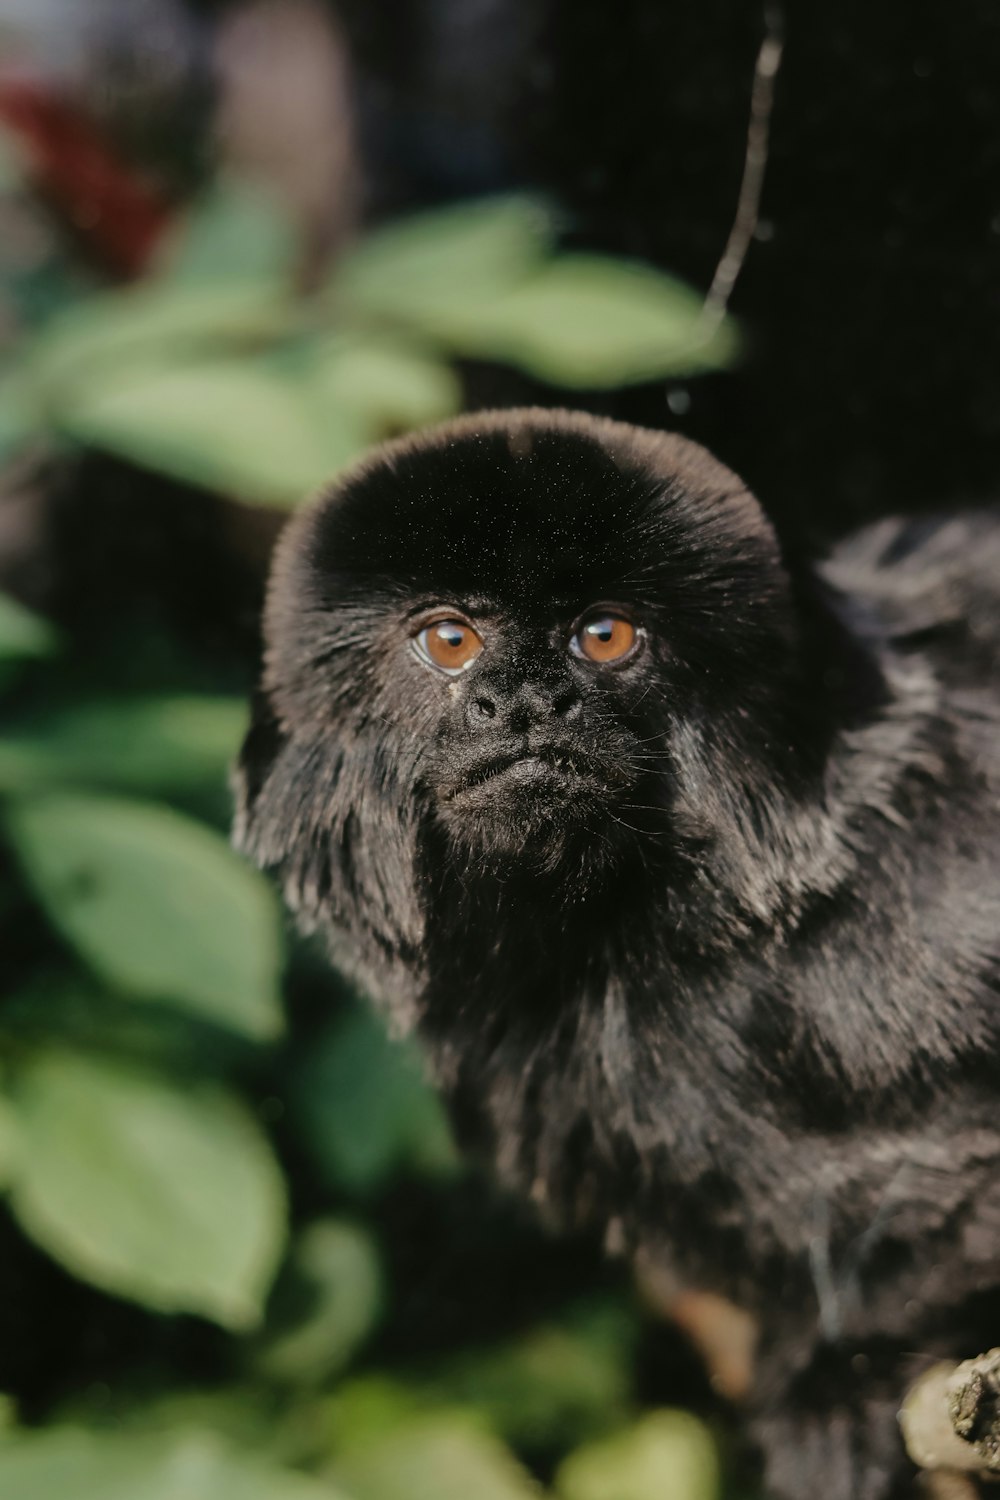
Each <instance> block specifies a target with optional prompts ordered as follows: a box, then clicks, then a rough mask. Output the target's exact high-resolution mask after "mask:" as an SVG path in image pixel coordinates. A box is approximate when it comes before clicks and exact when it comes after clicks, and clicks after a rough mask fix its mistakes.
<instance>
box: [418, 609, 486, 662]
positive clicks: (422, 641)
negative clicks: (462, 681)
mask: <svg viewBox="0 0 1000 1500" xmlns="http://www.w3.org/2000/svg"><path fill="white" fill-rule="evenodd" d="M413 643H414V645H415V646H416V648H417V650H418V651H419V653H420V655H421V656H422V657H423V658H424V660H425V661H428V662H430V664H431V666H432V667H437V668H438V669H439V670H440V671H442V672H449V673H451V674H452V675H454V673H456V672H461V671H462V670H463V669H464V668H465V667H467V666H469V665H470V664H471V663H472V662H474V661H475V659H476V657H477V656H478V655H479V653H480V651H482V649H483V642H482V638H481V637H480V636H478V635H477V634H476V632H475V631H474V630H473V628H472V626H471V625H466V624H465V623H464V621H462V620H435V621H434V622H433V624H431V625H425V626H424V628H423V630H421V631H419V632H418V634H417V635H415V636H414V638H413Z"/></svg>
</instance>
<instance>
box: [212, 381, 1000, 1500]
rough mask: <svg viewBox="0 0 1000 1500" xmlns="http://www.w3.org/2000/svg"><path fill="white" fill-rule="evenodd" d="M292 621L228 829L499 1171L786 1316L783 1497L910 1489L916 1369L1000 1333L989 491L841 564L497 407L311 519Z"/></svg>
mask: <svg viewBox="0 0 1000 1500" xmlns="http://www.w3.org/2000/svg"><path fill="white" fill-rule="evenodd" d="M592 604H617V605H620V606H621V607H622V608H624V609H625V610H627V611H628V612H629V613H630V614H631V616H632V618H633V619H634V620H635V622H636V623H637V624H638V625H640V626H641V627H642V629H643V630H644V631H645V638H644V641H643V644H642V647H641V649H640V651H639V653H638V655H637V656H636V657H635V659H634V660H631V661H629V662H627V663H625V664H623V665H608V666H601V667H596V666H594V665H592V664H591V663H589V662H586V661H581V660H580V659H578V658H577V657H575V656H574V655H572V654H571V653H570V651H569V650H568V645H567V643H568V640H569V637H570V635H571V633H572V629H573V623H574V621H576V620H577V619H578V617H579V616H580V614H581V611H583V610H585V609H586V608H587V607H588V606H590V605H592ZM431 605H445V606H447V607H449V608H454V609H456V610H461V611H462V613H463V614H464V615H465V616H466V617H468V618H469V619H471V620H473V622H474V623H476V624H477V626H478V628H479V629H480V632H481V634H482V636H483V639H484V641H485V643H486V645H485V649H484V651H483V654H482V655H481V656H480V657H479V659H478V660H477V661H476V662H475V663H474V665H473V666H471V667H470V668H469V669H468V670H466V671H465V672H463V673H462V674H461V675H460V676H458V677H454V678H449V677H447V676H443V675H441V674H439V673H437V672H435V671H434V670H433V669H432V668H430V667H428V666H427V665H426V664H425V663H424V662H422V661H421V660H420V659H419V658H418V656H417V653H416V652H415V651H414V650H413V648H412V643H411V639H410V636H411V632H412V629H413V625H412V620H413V617H414V615H415V613H418V612H419V610H420V609H423V608H424V607H427V606H431ZM266 635H267V658H266V667H265V672H264V680H263V688H262V692H261V694H260V697H259V700H258V706H257V713H256V721H255V726H254V728H253V729H252V730H251V733H250V735H249V737H248V739H247V743H246V747H245V750H244V755H243V761H242V770H241V773H240V775H239V776H238V782H239V787H240V809H239V816H238V824H237V840H238V843H239V844H240V846H241V847H242V848H243V849H245V850H246V851H247V852H248V853H250V854H251V855H252V856H253V857H254V858H255V859H256V860H257V861H258V862H259V863H260V864H261V865H262V866H264V867H266V868H268V869H273V870H274V871H275V872H276V873H277V874H278V875H279V876H280V878H281V880H282V882H283V885H284V890H285V894H286V897H287V899H288V901H289V903H290V904H291V906H292V907H293V908H294V909H295V910H296V911H297V913H298V914H299V916H300V919H301V920H302V922H303V923H304V925H306V926H308V927H313V928H316V927H318V928H320V929H322V931H323V932H324V933H325V934H326V935H327V937H328V938H329V941H330V944H331V948H332V951H333V955H334V958H335V961H336V962H337V963H338V964H339V965H340V966H341V967H343V968H344V969H345V970H347V971H348V972H349V973H351V974H352V975H353V976H354V977H355V978H356V979H357V980H358V982H360V983H361V984H362V985H363V986H364V987H365V988H366V989H367V990H368V991H369V992H370V993H371V994H373V995H374V996H375V998H376V999H377V1000H378V1001H380V1002H381V1003H382V1004H383V1006H384V1007H385V1008H386V1009H387V1011H388V1013H389V1014H390V1016H391V1017H393V1018H394V1020H395V1022H396V1023H397V1025H399V1026H401V1027H404V1028H416V1030H417V1031H418V1032H419V1034H420V1035H421V1037H422V1039H423V1042H424V1045H425V1047H426V1049H427V1052H428V1055H429V1057H430V1059H431V1061H432V1065H433V1068H434V1071H435V1075H436V1077H437V1079H438V1080H439V1082H440V1084H441V1086H442V1087H443V1089H444V1090H445V1092H446V1094H447V1095H448V1096H449V1098H450V1099H451V1101H452V1105H453V1107H454V1110H455V1115H456V1118H457V1119H458V1120H459V1121H460V1123H461V1126H462V1129H463V1131H464V1133H465V1134H466V1135H467V1137H469V1138H470V1139H475V1140H477V1141H479V1142H481V1143H483V1144H485V1145H486V1146H487V1147H488V1148H489V1150H490V1151H491V1153H492V1155H493V1156H494V1158H495V1160H496V1162H497V1163H498V1165H499V1168H500V1170H501V1171H502V1173H503V1174H504V1175H505V1176H506V1177H507V1178H509V1179H512V1180H513V1181H515V1182H516V1183H518V1184H520V1185H521V1186H522V1187H523V1188H525V1189H530V1190H531V1191H532V1192H533V1193H534V1194H535V1195H536V1196H537V1197H540V1198H542V1199H543V1200H545V1201H547V1202H548V1203H549V1204H550V1205H551V1206H552V1208H553V1209H554V1210H555V1211H556V1212H557V1213H558V1214H559V1215H560V1216H561V1217H562V1219H564V1220H565V1221H569V1222H581V1221H587V1222H591V1221H597V1222H599V1223H610V1222H612V1221H615V1222H616V1224H618V1225H620V1227H621V1230H623V1232H624V1236H625V1239H626V1241H627V1243H628V1244H629V1245H630V1247H632V1248H633V1249H636V1250H638V1249H642V1250H643V1252H644V1253H645V1254H646V1255H649V1256H652V1257H654V1258H655V1259H657V1260H658V1261H660V1262H663V1263H666V1264H667V1265H669V1266H670V1267H671V1268H673V1269H674V1270H675V1271H676V1273H677V1274H678V1276H679V1277H681V1278H682V1279H684V1280H686V1281H688V1282H690V1283H693V1284H695V1285H697V1286H700V1287H705V1288H710V1289H714V1290H718V1291H720V1292H723V1293H725V1294H726V1295H727V1296H729V1297H730V1298H732V1299H734V1300H735V1301H736V1302H738V1303H740V1304H741V1305H743V1306H744V1307H746V1308H748V1309H750V1310H751V1311H753V1312H754V1313H755V1314H756V1315H757V1316H758V1318H759V1320H760V1324H761V1326H762V1329H763V1347H762V1350H761V1355H760V1364H759V1373H758V1377H757V1380H756V1383H755V1393H754V1399H753V1408H754V1410H753V1422H754V1426H755V1430H756V1432H757V1434H758V1436H759V1438H760V1440H761V1442H762V1444H763V1446H764V1450H765V1455H766V1460H767V1466H768V1476H769V1485H770V1490H771V1492H772V1493H773V1494H774V1495H776V1496H781V1497H787V1500H803V1497H810V1496H813V1495H822V1496H824V1497H825V1500H878V1497H883V1496H886V1495H888V1494H890V1493H895V1492H896V1491H897V1489H899V1488H900V1487H901V1486H902V1487H904V1488H905V1486H906V1484H907V1482H908V1481H907V1476H908V1474H909V1469H908V1466H907V1464H906V1461H905V1459H904V1456H903V1452H902V1446H901V1443H900V1439H899V1435H898V1429H897V1424H896V1416H895V1413H896V1409H897V1406H898V1403H899V1398H900V1396H901V1394H902V1392H903V1390H904V1388H905V1385H906V1383H907V1380H908V1379H909V1377H910V1374H911V1373H912V1371H913V1368H914V1366H915V1364H917V1363H919V1361H920V1360H921V1359H923V1358H925V1357H927V1356H929V1355H932V1354H934V1355H938V1354H951V1355H955V1356H964V1355H970V1354H975V1353H978V1352H980V1351H981V1350H982V1349H983V1348H985V1347H987V1346H989V1345H990V1344H991V1343H995V1342H996V1341H997V1337H998V1334H1000V1327H998V1326H997V1325H996V1324H992V1323H990V1321H989V1319H990V1317H991V1316H992V1314H991V1312H990V1311H989V1309H990V1306H991V1304H990V1295H991V1293H992V1292H993V1289H994V1288H995V1287H997V1286H998V1285H1000V1254H998V1252H1000V1122H998V1117H997V1114H998V1112H997V1104H998V1097H1000V1083H998V1071H997V1053H998V1034H1000V1001H998V989H1000V880H998V875H1000V679H998V673H997V665H998V658H1000V516H996V515H993V516H990V515H979V516H975V517H968V518H965V519H957V520H950V521H947V522H942V523H940V524H932V523H928V522H921V523H919V524H918V525H916V526H909V527H908V526H906V525H905V524H904V523H897V522H891V523H889V522H887V523H885V524H883V525H881V526H878V527H876V528H874V529H873V530H870V531H868V532H865V533H862V534H861V535H859V536H858V537H857V538H856V539H854V540H853V541H852V542H850V543H849V544H848V545H846V546H845V547H843V548H842V549H841V550H840V551H839V552H838V553H836V554H835V555H834V557H833V558H832V559H831V560H830V561H829V562H828V564H827V565H826V566H825V567H824V568H823V569H821V570H819V571H818V572H812V571H810V570H808V569H806V568H804V567H798V566H794V567H793V566H790V565H788V564H787V563H786V562H785V561H784V560H783V558H782V555H781V551H780V549H779V546H778V543H777V540H776V538H775V535H774V532H773V530H772V528H771V526H770V524H769V522H768V521H767V519H766V518H765V516H764V514H763V512H762V511H761V510H760V508H759V506H758V505H757V503H756V501H755V500H754V499H753V498H752V497H751V496H750V495H749V494H748V493H747V491H746V490H745V488H744V487H743V485H742V484H741V483H740V481H739V480H738V479H737V478H736V477H735V476H734V475H733V474H731V473H729V472H728V471H727V470H726V469H724V468H723V467H722V466H721V465H720V464H718V463H716V462H715V460H714V459H712V458H711V457H710V456H709V455H708V454H707V453H705V452H704V451H702V450H701V449H699V448H697V447H695V446H694V445H693V444H691V443H688V442H685V441H683V440H682V439H680V438H677V437H676V436H668V435H663V434H654V433H650V432H643V431H639V430H637V429H634V428H629V427H625V426H621V425H619V424H616V423H611V422H604V421H600V420H596V419H594V418H591V417H585V416H577V415H573V414H570V413H551V412H541V411H520V412H506V413H495V414H489V415H476V416H471V417H466V418H463V419H460V420H459V421H456V422H453V423H450V424H448V425H447V426H445V427H443V428H439V429H437V430H435V431H432V432H430V433H427V434H425V435H423V436H421V437H418V438H416V439H407V440H403V441H401V442H398V443H394V444H391V445H389V446H388V447H386V448H384V449H382V450H380V451H379V452H377V453H376V454H375V455H374V456H373V457H372V458H371V459H369V460H368V461H367V462H366V463H364V464H362V465H361V466H360V467H358V468H356V469H355V470H353V471H352V472H351V473H350V474H349V475H348V476H347V477H346V478H344V479H343V480H342V481H341V482H339V483H338V484H337V485H336V486H335V487H334V488H333V489H332V490H331V491H330V492H329V493H328V494H326V495H323V496H321V497H320V498H319V499H318V501H316V502H315V503H314V504H313V505H311V506H310V507H307V508H306V509H305V510H304V511H302V512H301V513H300V514H299V515H298V516H297V517H296V518H295V520H294V521H293V522H292V524H291V526H290V527H289V529H288V531H287V533H286V535H285V538H284V540H283V542H282V544H281V547H280V550H279V554H278V559H277V563H276V566H275V570H274V575H273V580H272V587H271V592H270V597H269V603H268V609H267V620H266ZM483 702H487V703H488V704H489V708H490V711H489V713H488V714H487V712H486V710H483V709H482V708H481V706H477V705H481V704H482V703H483ZM528 752H531V753H532V755H533V756H534V757H535V759H534V761H533V762H532V769H531V770H530V772H529V771H525V774H523V775H522V774H518V772H517V771H515V772H510V771H507V772H502V771H501V774H492V775H491V774H490V773H491V772H494V773H495V772H497V771H498V770H500V768H501V767H502V766H503V765H505V764H507V763H508V762H509V761H510V760H511V759H512V758H514V757H516V756H518V755H521V756H523V755H525V754H526V753H528ZM522 769H523V766H522Z"/></svg>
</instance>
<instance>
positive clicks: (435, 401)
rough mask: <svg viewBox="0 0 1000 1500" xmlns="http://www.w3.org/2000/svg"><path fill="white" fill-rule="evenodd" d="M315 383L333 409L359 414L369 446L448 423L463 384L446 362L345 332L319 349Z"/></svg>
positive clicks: (398, 342)
mask: <svg viewBox="0 0 1000 1500" xmlns="http://www.w3.org/2000/svg"><path fill="white" fill-rule="evenodd" d="M311 381H312V384H313V385H314V386H315V388H316V391H317V395H318V396H319V397H320V398H321V399H323V400H324V401H326V402H327V403H328V404H329V407H330V409H331V410H334V411H338V410H344V409H346V410H349V411H352V412H354V413H355V414H356V415H357V417H358V419H359V420H360V421H361V422H362V423H363V424H364V426H365V428H366V429H367V430H368V432H369V438H370V441H371V442H376V441H378V440H380V439H381V438H383V437H386V436H388V435H390V434H392V433H394V432H401V431H405V430H408V429H410V428H414V427H423V426H426V425H428V424H429V423H431V422H441V421H444V419H445V418H446V417H450V416H453V415H454V414H455V413H456V412H457V411H459V410H460V409H461V404H462V387H461V383H460V382H459V380H458V377H457V376H456V375H455V373H454V372H453V371H452V370H451V369H450V368H449V366H448V365H447V364H445V363H444V362H443V361H442V360H440V359H436V358H434V357H433V356H432V355H429V354H427V353H425V352H424V351H423V350H422V349H419V348H418V347H416V346H414V345H412V344H407V343H405V342H403V341H402V340H399V339H389V338H380V337H378V336H377V335H375V334H372V335H369V336H361V335H357V336H351V335H348V334H344V335H342V336H340V337H338V338H335V339H331V340H330V341H329V342H328V343H327V344H326V345H324V346H321V348H320V350H319V352H318V354H317V357H316V359H315V362H314V365H313V373H312V377H311Z"/></svg>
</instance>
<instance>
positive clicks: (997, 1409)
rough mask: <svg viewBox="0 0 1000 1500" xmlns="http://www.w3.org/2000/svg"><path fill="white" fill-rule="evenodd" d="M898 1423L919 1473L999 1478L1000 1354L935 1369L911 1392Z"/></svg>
mask: <svg viewBox="0 0 1000 1500" xmlns="http://www.w3.org/2000/svg"><path fill="white" fill-rule="evenodd" d="M899 1420H900V1425H901V1427H902V1429H903V1438H904V1441H905V1443H906V1449H907V1452H908V1453H909V1455H910V1457H911V1459H912V1460H913V1462H914V1463H915V1464H917V1465H918V1466H919V1467H920V1468H922V1469H945V1470H948V1469H950V1470H953V1471H959V1472H961V1473H965V1474H1000V1349H991V1350H990V1351H989V1353H988V1354H981V1355H979V1357H978V1358H977V1359H967V1360H965V1361H964V1363H962V1364H960V1365H947V1364H941V1365H935V1366H934V1367H933V1369H930V1370H928V1371H927V1372H926V1373H925V1374H924V1375H922V1376H921V1377H920V1379H919V1380H918V1381H916V1382H915V1384H914V1385H913V1386H911V1388H910V1390H909V1392H908V1393H907V1395H906V1398H905V1400H904V1402H903V1407H902V1410H901V1412H900V1414H899Z"/></svg>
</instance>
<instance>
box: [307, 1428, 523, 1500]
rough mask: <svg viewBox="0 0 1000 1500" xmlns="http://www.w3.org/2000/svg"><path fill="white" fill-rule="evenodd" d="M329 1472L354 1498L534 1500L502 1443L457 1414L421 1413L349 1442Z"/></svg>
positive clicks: (521, 1472) (521, 1470)
mask: <svg viewBox="0 0 1000 1500" xmlns="http://www.w3.org/2000/svg"><path fill="white" fill-rule="evenodd" d="M333 1477H334V1479H335V1480H338V1481H339V1482H340V1483H341V1484H342V1485H343V1486H344V1488H345V1489H346V1490H348V1491H349V1492H350V1494H351V1495H352V1496H353V1497H354V1500H538V1496H539V1491H538V1489H537V1487H536V1486H535V1485H534V1483H533V1482H532V1481H531V1479H530V1478H529V1477H528V1475H527V1474H526V1473H525V1472H524V1470H523V1469H522V1468H521V1467H520V1465H519V1464H518V1463H517V1460H516V1459H515V1458H514V1455H513V1454H512V1453H511V1452H510V1450H509V1449H508V1448H505V1447H504V1445H503V1444H502V1443H500V1442H498V1441H497V1439H496V1438H494V1437H491V1436H490V1435H489V1434H488V1433H485V1432H481V1431H479V1430H478V1428H477V1427H476V1426H474V1425H472V1424H470V1423H468V1422H465V1421H463V1420H462V1418H461V1417H459V1416H441V1417H433V1418H427V1419H424V1420H420V1421H415V1422H413V1423H410V1424H406V1425H404V1426H403V1427H401V1428H400V1429H399V1430H397V1431H395V1432H387V1433H384V1434H383V1435H382V1436H381V1437H380V1438H379V1439H378V1441H377V1442H374V1443H372V1444H371V1445H370V1446H362V1447H359V1448H356V1449H355V1448H351V1449H349V1450H348V1452H346V1453H344V1454H343V1455H342V1456H340V1457H339V1458H338V1459H337V1461H336V1463H335V1464H334V1467H333Z"/></svg>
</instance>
